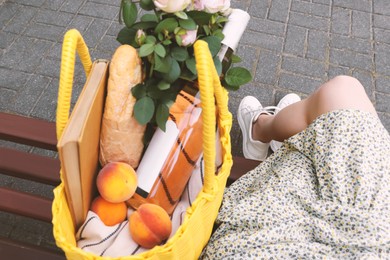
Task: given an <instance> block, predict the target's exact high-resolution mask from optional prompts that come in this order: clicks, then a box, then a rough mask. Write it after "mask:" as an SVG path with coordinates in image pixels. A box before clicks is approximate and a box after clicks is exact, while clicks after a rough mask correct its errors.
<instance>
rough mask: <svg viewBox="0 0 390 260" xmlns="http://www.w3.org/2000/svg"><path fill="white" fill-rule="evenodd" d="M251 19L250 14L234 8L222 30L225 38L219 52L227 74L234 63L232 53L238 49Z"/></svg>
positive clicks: (223, 70) (223, 69)
mask: <svg viewBox="0 0 390 260" xmlns="http://www.w3.org/2000/svg"><path fill="white" fill-rule="evenodd" d="M249 19H250V16H249V14H248V13H247V12H245V11H243V10H241V9H232V11H231V13H230V15H229V16H228V21H227V22H226V23H225V25H224V27H223V30H222V33H223V34H224V35H225V38H224V39H223V40H222V42H221V43H222V46H221V49H220V50H219V52H218V54H217V55H218V58H219V60H220V61H221V63H222V74H225V73H226V71H227V70H228V69H229V68H230V66H231V64H232V60H231V59H232V55H233V53H234V52H235V51H236V49H237V46H238V43H239V41H240V39H241V37H242V35H243V34H244V31H245V28H246V27H247V25H248V22H249Z"/></svg>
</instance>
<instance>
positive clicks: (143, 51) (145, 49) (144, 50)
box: [139, 43, 154, 57]
mask: <svg viewBox="0 0 390 260" xmlns="http://www.w3.org/2000/svg"><path fill="white" fill-rule="evenodd" d="M153 51H154V44H152V43H148V44H144V45H142V46H141V48H139V56H140V57H146V56H148V55H149V54H151V53H152V52H153Z"/></svg>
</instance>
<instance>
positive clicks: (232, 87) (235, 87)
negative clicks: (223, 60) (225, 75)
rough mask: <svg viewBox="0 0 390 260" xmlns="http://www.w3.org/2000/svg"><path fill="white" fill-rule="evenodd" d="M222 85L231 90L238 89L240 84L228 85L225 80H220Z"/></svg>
mask: <svg viewBox="0 0 390 260" xmlns="http://www.w3.org/2000/svg"><path fill="white" fill-rule="evenodd" d="M222 86H224V88H226V89H228V90H233V91H236V90H239V89H240V86H230V85H229V84H227V83H226V81H225V80H223V81H222Z"/></svg>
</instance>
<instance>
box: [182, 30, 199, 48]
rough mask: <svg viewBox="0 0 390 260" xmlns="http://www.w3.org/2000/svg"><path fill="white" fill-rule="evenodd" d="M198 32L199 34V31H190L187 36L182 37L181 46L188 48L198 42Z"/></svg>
mask: <svg viewBox="0 0 390 260" xmlns="http://www.w3.org/2000/svg"><path fill="white" fill-rule="evenodd" d="M197 32H198V29H196V30H189V31H187V32H186V34H184V35H181V45H182V46H188V45H191V44H193V43H194V42H195V40H196V36H197Z"/></svg>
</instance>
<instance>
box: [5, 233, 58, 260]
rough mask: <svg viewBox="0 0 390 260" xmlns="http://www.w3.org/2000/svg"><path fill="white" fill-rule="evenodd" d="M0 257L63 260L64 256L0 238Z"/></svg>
mask: <svg viewBox="0 0 390 260" xmlns="http://www.w3.org/2000/svg"><path fill="white" fill-rule="evenodd" d="M0 255H1V259H40V260H46V259H47V260H64V259H65V255H64V254H63V253H62V252H54V251H52V250H49V249H46V248H43V247H38V246H34V245H29V244H26V243H22V242H19V241H15V240H10V239H9V238H7V239H5V238H1V237H0Z"/></svg>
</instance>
